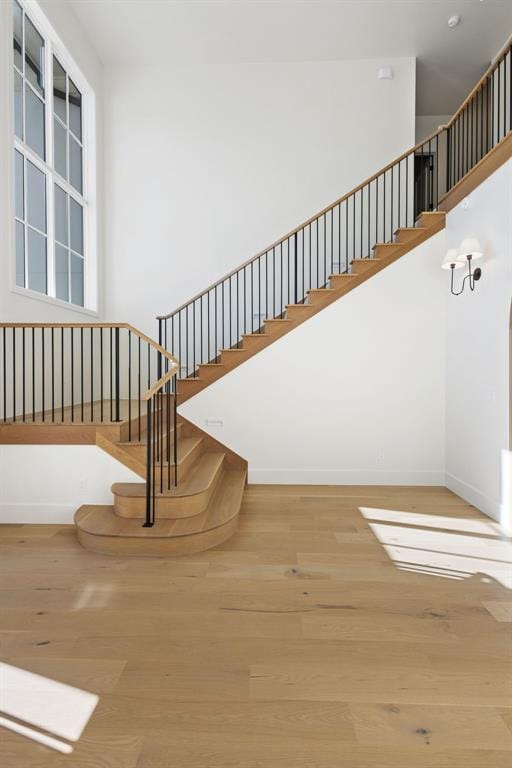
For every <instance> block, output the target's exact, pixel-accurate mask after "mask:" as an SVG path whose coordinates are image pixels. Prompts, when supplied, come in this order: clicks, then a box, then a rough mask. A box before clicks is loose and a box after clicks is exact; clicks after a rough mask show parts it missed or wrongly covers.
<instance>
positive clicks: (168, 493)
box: [75, 417, 247, 555]
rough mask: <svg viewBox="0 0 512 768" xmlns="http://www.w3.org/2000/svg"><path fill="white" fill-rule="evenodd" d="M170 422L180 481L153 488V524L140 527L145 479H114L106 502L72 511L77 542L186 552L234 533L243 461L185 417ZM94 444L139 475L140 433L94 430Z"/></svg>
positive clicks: (129, 551) (112, 551)
mask: <svg viewBox="0 0 512 768" xmlns="http://www.w3.org/2000/svg"><path fill="white" fill-rule="evenodd" d="M176 426H177V430H178V434H179V441H178V455H177V470H178V477H179V478H180V481H179V483H178V484H177V485H176V486H174V487H172V488H171V489H170V490H167V489H165V488H164V489H163V490H159V489H157V492H156V494H155V523H154V525H151V526H146V527H144V526H142V522H143V521H144V520H145V518H146V483H145V482H140V483H114V484H113V485H112V489H111V490H112V494H113V497H114V504H113V505H109V506H99V505H84V506H82V507H80V509H78V511H77V512H76V514H75V524H76V528H77V534H78V540H79V541H80V543H81V544H83V546H84V547H86V548H87V549H90V550H93V551H95V552H100V553H102V554H108V555H116V554H117V555H191V554H194V553H195V552H201V551H202V550H204V549H209V548H210V547H214V546H216V545H218V544H221V543H222V542H223V541H225V540H226V539H227V538H229V537H230V536H231V535H232V534H233V532H234V531H235V529H236V522H237V516H238V512H239V510H240V506H241V503H242V495H243V492H244V488H245V484H246V479H247V464H246V462H245V461H244V460H243V459H241V458H240V457H238V456H236V455H235V454H233V453H232V452H230V451H227V450H226V449H223V450H222V449H221V448H220V446H219V445H218V444H215V442H214V441H213V440H212V439H211V438H209V436H208V435H206V434H205V433H202V432H201V431H200V430H199V429H198V428H197V427H194V426H193V425H192V424H191V423H190V422H188V421H186V420H185V419H183V418H181V417H179V418H178V420H177V425H176ZM97 444H98V445H99V446H100V447H101V448H103V449H104V450H105V451H107V453H109V454H110V455H111V456H113V457H114V458H116V459H117V460H118V461H120V462H121V463H122V464H125V466H127V467H130V469H132V470H133V471H134V472H136V473H137V474H139V475H140V476H141V478H145V476H146V470H147V467H146V462H145V455H146V451H147V443H146V439H145V436H144V435H142V436H141V440H140V441H137V442H135V443H130V442H127V441H123V440H119V441H117V440H112V439H111V438H108V437H104V436H102V435H99V436H98V440H97ZM171 465H172V462H171ZM159 471H160V470H159V469H158V470H157V472H159ZM163 474H164V475H165V468H164V469H163Z"/></svg>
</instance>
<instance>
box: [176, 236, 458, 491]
mask: <svg viewBox="0 0 512 768" xmlns="http://www.w3.org/2000/svg"><path fill="white" fill-rule="evenodd" d="M444 251H445V233H444V232H440V233H438V234H437V235H435V236H434V237H432V238H431V239H430V240H428V241H427V242H425V243H423V244H422V245H421V246H419V247H418V248H416V249H414V250H413V251H411V252H410V253H408V254H407V255H406V256H404V257H403V258H401V259H399V260H398V261H397V262H395V263H394V264H393V265H391V266H389V267H388V268H386V269H385V270H383V271H382V272H380V273H379V274H378V275H376V276H374V277H372V278H371V279H370V280H368V281H367V282H366V283H364V284H363V285H361V286H359V287H358V288H357V289H355V290H354V291H352V292H351V293H349V294H347V295H346V296H344V297H343V298H341V299H340V300H339V301H337V302H335V303H334V304H332V305H331V306H330V307H328V308H326V309H324V310H323V311H322V312H320V313H318V314H317V315H315V316H314V317H313V318H311V319H310V320H308V321H307V322H305V323H304V324H303V325H301V326H299V327H298V328H297V329H295V330H294V331H293V332H292V333H290V334H289V335H287V336H285V337H283V338H281V339H280V340H279V341H277V342H275V343H274V344H272V345H271V346H270V347H267V348H266V349H265V350H263V351H262V352H260V353H259V354H258V355H256V356H254V357H253V358H251V359H250V360H248V361H247V362H246V363H244V365H243V366H240V367H239V368H237V369H235V370H233V371H232V372H231V373H229V374H227V375H226V376H224V377H223V378H222V379H220V380H219V381H218V382H216V383H215V384H213V385H211V386H210V387H208V388H207V389H205V390H203V392H201V393H199V394H198V395H196V396H195V397H194V398H193V399H192V400H191V401H189V402H187V403H185V404H184V405H183V406H182V408H181V409H180V410H181V412H182V413H183V415H184V416H186V418H188V419H190V420H191V421H193V422H195V423H196V424H197V425H198V426H199V427H201V428H202V429H205V430H207V431H209V432H210V433H211V434H212V435H213V436H214V437H216V438H217V439H219V440H221V441H222V442H224V443H226V444H227V445H229V446H230V447H231V448H233V450H235V451H237V452H238V453H240V454H241V455H242V456H244V457H245V458H246V459H247V460H248V461H249V480H250V482H253V483H254V482H261V483H306V484H314V483H340V484H344V483H345V484H383V485H385V484H404V485H408V484H419V485H437V484H439V485H443V484H444V441H445V428H444V387H445V318H446V285H445V277H446V273H444V272H442V270H441V269H439V265H440V263H441V259H442V257H443V255H444ZM211 417H213V418H221V419H222V420H223V422H224V423H223V426H222V427H208V426H207V424H206V420H207V419H208V418H211Z"/></svg>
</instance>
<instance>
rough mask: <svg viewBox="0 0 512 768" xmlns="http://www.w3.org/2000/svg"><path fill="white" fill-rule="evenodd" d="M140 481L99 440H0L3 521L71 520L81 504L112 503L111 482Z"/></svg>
mask: <svg viewBox="0 0 512 768" xmlns="http://www.w3.org/2000/svg"><path fill="white" fill-rule="evenodd" d="M27 466H30V483H27V482H26V478H27V471H26V468H27ZM140 481H141V479H140V477H139V476H138V475H136V474H135V473H134V472H132V471H131V470H129V469H128V468H127V467H125V466H124V465H123V464H120V463H119V462H118V461H116V460H115V459H113V458H112V457H111V456H109V455H108V454H107V453H105V452H104V451H102V450H101V448H98V447H97V446H95V445H71V446H70V445H45V446H42V445H0V522H1V523H72V522H73V515H74V513H75V512H76V510H77V509H78V507H80V506H81V505H82V504H112V503H113V501H112V494H111V492H110V488H111V485H112V483H117V482H119V483H129V482H136V483H137V482H140Z"/></svg>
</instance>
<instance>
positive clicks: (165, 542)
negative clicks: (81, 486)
mask: <svg viewBox="0 0 512 768" xmlns="http://www.w3.org/2000/svg"><path fill="white" fill-rule="evenodd" d="M237 524H238V519H237V517H235V518H233V519H232V520H229V521H228V522H227V523H225V524H224V525H221V526H219V527H218V528H213V529H212V530H210V531H202V532H199V533H195V534H191V535H190V536H179V537H176V538H172V537H164V536H162V537H161V538H159V539H151V540H150V541H148V540H146V539H143V538H140V539H139V538H128V537H119V536H99V535H95V534H90V533H87V532H86V531H82V530H81V529H80V527H79V526H77V536H78V541H79V542H80V544H81V545H82V546H83V547H84V548H85V549H88V550H90V551H91V552H95V553H96V554H100V555H113V556H114V557H121V556H122V557H127V556H139V557H173V556H177V557H184V556H188V555H195V554H198V553H199V552H204V551H205V550H207V549H212V547H218V546H219V545H220V544H223V543H224V542H225V541H227V540H228V539H229V538H231V536H232V535H233V534H234V533H235V531H236V528H237Z"/></svg>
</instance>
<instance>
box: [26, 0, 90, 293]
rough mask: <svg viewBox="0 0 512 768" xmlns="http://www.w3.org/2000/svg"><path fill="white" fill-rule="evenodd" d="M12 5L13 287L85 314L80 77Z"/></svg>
mask: <svg viewBox="0 0 512 768" xmlns="http://www.w3.org/2000/svg"><path fill="white" fill-rule="evenodd" d="M12 2H13V5H12V8H13V78H14V89H13V98H14V103H13V116H14V215H15V223H14V229H15V262H16V268H15V274H16V285H17V286H18V287H19V288H25V289H29V290H31V291H37V292H38V293H42V294H46V295H47V296H50V297H53V298H55V299H59V300H61V301H65V302H68V303H70V304H74V305H77V306H81V307H84V306H86V303H87V291H86V272H87V266H88V258H89V253H88V251H87V242H86V241H87V237H86V235H87V221H88V219H87V217H88V212H89V211H88V204H87V200H86V197H85V190H86V188H87V185H86V181H87V179H86V178H85V170H86V163H85V153H86V151H87V148H86V147H85V146H84V127H83V126H84V96H83V87H79V86H78V85H77V82H79V81H81V78H79V77H78V76H77V75H78V73H75V72H74V71H71V67H70V66H69V57H68V56H67V54H66V53H65V52H63V51H61V50H57V48H56V46H55V45H54V44H53V40H52V39H50V36H49V35H48V34H45V33H44V29H43V34H42V33H41V31H40V30H39V29H38V27H37V25H36V24H35V23H34V22H33V20H32V19H31V18H30V16H29V15H28V14H27V13H26V11H25V9H24V8H23V6H22V5H21V4H20V3H19V2H17V0H12ZM41 26H44V25H41ZM63 56H65V59H66V60H65V61H64V60H63Z"/></svg>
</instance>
